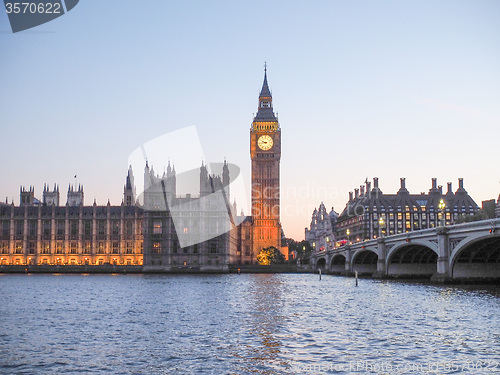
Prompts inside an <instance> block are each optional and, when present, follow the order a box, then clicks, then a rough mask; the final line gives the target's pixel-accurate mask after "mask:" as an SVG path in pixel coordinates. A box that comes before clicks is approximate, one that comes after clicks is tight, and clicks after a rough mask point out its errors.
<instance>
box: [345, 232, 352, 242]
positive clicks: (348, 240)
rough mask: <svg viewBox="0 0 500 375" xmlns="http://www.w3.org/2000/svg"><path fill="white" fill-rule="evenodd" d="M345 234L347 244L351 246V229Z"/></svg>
mask: <svg viewBox="0 0 500 375" xmlns="http://www.w3.org/2000/svg"><path fill="white" fill-rule="evenodd" d="M345 234H347V244H348V245H349V244H350V242H351V240H350V239H349V235H350V234H351V231H350V230H349V229H347V230H346V231H345Z"/></svg>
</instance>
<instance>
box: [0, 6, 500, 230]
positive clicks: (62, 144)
mask: <svg viewBox="0 0 500 375" xmlns="http://www.w3.org/2000/svg"><path fill="white" fill-rule="evenodd" d="M499 19H500V2H499V1H497V0H491V1H459V0H452V1H436V0H432V1H400V0H396V1H384V0H381V1H371V0H370V1H361V0H356V1H333V0H325V1H293V0H286V1H234V0H231V1H229V0H228V1H210V2H209V1H166V0H149V1H141V2H138V1H129V0H81V1H80V3H79V4H78V5H77V6H76V7H75V8H74V9H73V10H72V11H71V12H69V13H68V14H66V15H64V16H63V17H60V18H58V19H56V20H54V21H52V22H49V23H47V24H44V25H41V26H39V27H36V28H34V29H31V30H27V31H24V32H20V33H16V34H12V32H11V30H10V26H9V24H8V19H7V15H6V13H5V11H3V10H2V11H1V12H0V61H1V70H0V131H1V133H0V134H1V146H0V160H1V162H0V181H1V184H0V197H3V198H2V200H4V199H5V197H8V199H9V203H10V201H11V199H14V201H15V203H16V204H18V203H19V187H20V185H24V186H29V185H33V186H35V193H36V194H35V195H36V196H37V197H39V198H41V195H42V194H41V192H42V189H43V184H44V183H48V184H50V185H53V184H54V183H58V184H60V187H61V198H62V201H63V204H64V203H65V202H66V191H67V186H68V184H69V183H72V182H73V181H74V179H73V177H74V175H75V174H77V176H78V183H83V184H84V187H85V203H86V204H92V202H93V200H94V198H95V199H96V200H97V203H98V204H106V202H107V200H108V198H109V199H110V201H111V204H116V205H117V204H120V203H121V200H122V193H123V184H124V182H125V176H126V173H127V168H128V166H127V163H128V157H129V154H130V153H131V152H132V151H133V150H134V149H136V148H137V147H139V146H140V145H141V144H143V143H146V142H148V141H150V140H151V139H154V138H155V137H158V136H161V135H163V134H165V133H168V132H171V131H174V130H176V129H181V128H184V127H186V126H193V125H194V126H195V127H196V129H197V131H198V134H199V138H200V143H201V144H202V147H203V151H204V154H205V157H206V159H207V160H208V161H210V162H221V161H222V160H223V159H224V157H226V158H227V160H228V161H229V162H231V163H234V164H236V165H238V166H239V167H240V168H241V170H242V176H243V177H244V179H245V182H246V184H247V187H248V192H249V191H250V189H249V183H250V151H249V129H250V125H251V122H252V118H253V114H254V113H255V112H256V111H257V99H258V94H259V92H260V88H261V85H262V80H263V65H264V61H267V63H268V79H269V85H270V87H271V90H272V93H273V99H274V109H275V111H276V112H278V115H279V121H280V125H281V129H282V160H281V186H282V201H281V204H282V212H281V214H282V223H283V227H284V230H285V234H286V235H287V236H289V237H294V238H296V239H302V238H303V237H304V233H303V230H304V227H306V226H308V225H309V222H310V217H311V213H312V211H313V209H314V207H317V206H318V205H319V204H320V202H321V201H324V203H325V204H326V205H327V207H331V206H334V207H335V209H336V210H337V211H338V212H340V211H341V210H342V209H343V208H344V206H345V204H346V201H347V198H348V192H349V191H350V190H353V189H354V188H355V187H359V185H360V184H362V183H363V182H364V181H365V178H367V177H368V178H369V179H371V178H373V177H379V178H380V187H381V189H382V191H383V192H385V193H395V192H396V191H397V189H398V188H399V178H400V177H406V183H407V188H408V189H409V190H410V192H412V193H420V192H423V191H426V192H427V191H428V190H429V188H430V185H431V178H432V177H437V178H438V183H439V184H441V185H444V186H446V182H448V181H451V182H453V184H454V185H453V189H454V190H455V189H456V188H457V185H458V184H457V178H459V177H463V178H464V179H465V188H466V189H467V190H468V192H469V193H470V194H471V196H472V197H473V198H474V199H475V200H476V202H477V203H478V204H479V205H480V204H481V201H482V200H486V199H491V198H495V199H496V198H497V197H498V194H499V192H500V184H499V182H500V170H499V167H498V165H499V149H500V148H499V129H500V126H499V125H500V22H499ZM186 150H187V151H188V150H189V145H186ZM200 162H201V161H200ZM160 169H161V168H160ZM136 178H142V176H136ZM190 193H193V194H195V193H197V192H194V191H192V192H190ZM247 213H248V212H247Z"/></svg>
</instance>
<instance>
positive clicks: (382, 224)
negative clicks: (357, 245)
mask: <svg viewBox="0 0 500 375" xmlns="http://www.w3.org/2000/svg"><path fill="white" fill-rule="evenodd" d="M384 224H385V223H384V218H383V217H382V216H380V219H379V220H378V236H379V237H382V236H383V235H384V233H383V232H382V227H383V226H384Z"/></svg>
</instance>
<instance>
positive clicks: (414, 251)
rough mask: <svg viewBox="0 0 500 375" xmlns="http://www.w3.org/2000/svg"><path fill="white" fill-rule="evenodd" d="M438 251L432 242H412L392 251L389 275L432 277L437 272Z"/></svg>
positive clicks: (389, 255) (388, 267)
mask: <svg viewBox="0 0 500 375" xmlns="http://www.w3.org/2000/svg"><path fill="white" fill-rule="evenodd" d="M437 260H438V250H437V246H435V245H434V244H433V243H431V242H427V241H426V242H420V241H412V242H406V243H404V244H401V245H398V246H395V247H393V248H392V249H390V251H389V253H388V254H387V275H388V276H403V277H404V276H406V277H429V278H430V277H431V276H432V275H434V274H435V273H436V272H437Z"/></svg>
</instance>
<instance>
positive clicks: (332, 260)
mask: <svg viewBox="0 0 500 375" xmlns="http://www.w3.org/2000/svg"><path fill="white" fill-rule="evenodd" d="M496 238H498V244H499V247H500V218H496V219H491V220H482V221H476V222H470V223H463V224H455V225H448V226H446V227H437V228H431V229H424V230H419V231H413V232H407V233H400V234H396V235H392V236H387V237H380V238H378V239H373V240H367V241H363V242H356V243H353V244H349V245H344V246H341V247H337V248H333V249H330V250H324V251H321V252H317V253H314V254H313V255H311V260H312V261H311V267H312V269H313V270H317V269H318V261H319V262H320V264H321V267H323V268H324V271H329V272H336V273H340V272H339V270H341V269H342V265H341V260H342V259H345V267H344V270H345V271H344V272H342V273H343V274H351V273H352V272H353V270H354V263H355V261H356V257H357V256H359V255H361V254H364V255H366V253H365V252H371V253H374V254H376V256H377V260H376V271H374V272H372V275H373V276H378V277H386V276H397V273H396V274H395V273H394V272H399V271H394V270H396V269H397V270H400V271H401V272H403V275H407V274H408V272H409V271H408V269H406V270H405V269H404V267H405V266H404V264H407V262H408V259H407V258H408V257H406V258H405V259H406V260H405V259H400V261H399V262H400V263H399V264H398V267H395V266H391V267H392V269H393V271H392V272H393V273H391V274H390V273H389V264H390V263H391V260H392V258H393V257H394V256H396V255H397V256H398V258H401V251H404V252H406V255H409V256H411V254H410V253H409V252H411V251H420V252H424V253H425V252H426V254H424V255H426V256H427V258H428V259H431V260H432V258H433V257H436V255H437V260H436V261H435V262H436V263H435V271H434V272H433V273H434V275H433V280H435V281H446V280H451V279H452V278H454V277H455V276H456V277H466V276H464V275H471V277H475V276H477V277H482V274H481V272H480V271H477V270H478V269H480V267H479V266H477V265H475V266H474V267H475V268H474V269H475V270H476V271H474V273H467V271H466V270H465V271H464V269H465V268H464V267H465V266H463V265H462V266H460V267H461V268H460V272H457V273H456V274H455V275H454V265H455V263H456V262H457V259H459V257H460V256H461V252H462V251H464V249H470V246H475V245H474V244H476V243H481V244H484V246H486V245H488V246H490V248H489V250H488V251H489V253H488V254H489V255H488V254H487V256H488V260H487V261H488V262H489V263H490V265H489V266H486V265H485V266H484V267H486V268H488V271H487V273H486V275H487V276H488V277H489V276H491V277H498V278H500V259H498V258H500V255H496V254H497V252H498V254H500V249H498V250H495V249H496V247H495V246H497V245H496V244H497V242H496V241H497V240H496ZM492 246H493V247H492ZM468 251H469V252H470V251H471V250H468ZM478 251H479V250H478ZM495 251H497V252H495ZM398 252H399V255H398ZM432 253H435V254H436V255H434V256H431V254H432ZM470 256H471V257H472V256H473V255H470ZM342 257H343V258H342ZM372 258H373V257H372ZM434 259H436V258H434ZM471 259H472V258H471ZM475 261H476V263H477V259H476V260H475ZM405 262H406V263H405ZM431 266H432V265H429V263H426V265H425V267H424V266H422V265H421V266H419V267H420V270H421V272H422V274H424V272H425V274H426V275H427V274H428V272H430V270H431V268H432V267H431ZM408 267H410V266H408ZM419 267H417V266H416V265H415V264H414V265H413V268H414V269H413V271H412V272H413V273H411V274H412V275H414V274H415V272H418V268H419ZM424 269H425V271H422V270H424ZM405 272H406V273H405Z"/></svg>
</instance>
